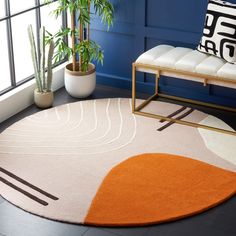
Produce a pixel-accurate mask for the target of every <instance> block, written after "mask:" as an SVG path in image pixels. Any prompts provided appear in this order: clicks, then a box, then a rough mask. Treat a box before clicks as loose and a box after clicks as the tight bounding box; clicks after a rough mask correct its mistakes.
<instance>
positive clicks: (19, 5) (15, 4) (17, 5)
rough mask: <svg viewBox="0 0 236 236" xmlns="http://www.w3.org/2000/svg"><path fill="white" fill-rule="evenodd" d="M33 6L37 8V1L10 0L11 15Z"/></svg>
mask: <svg viewBox="0 0 236 236" xmlns="http://www.w3.org/2000/svg"><path fill="white" fill-rule="evenodd" d="M0 1H2V0H0ZM33 6H35V0H23V1H20V0H10V8H11V14H13V13H16V12H20V11H23V10H26V9H28V8H30V7H33Z"/></svg>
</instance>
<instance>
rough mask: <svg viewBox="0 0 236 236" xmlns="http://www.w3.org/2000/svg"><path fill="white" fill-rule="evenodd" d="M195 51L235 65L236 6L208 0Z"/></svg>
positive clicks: (217, 0)
mask: <svg viewBox="0 0 236 236" xmlns="http://www.w3.org/2000/svg"><path fill="white" fill-rule="evenodd" d="M197 50H198V51H200V52H204V53H208V54H211V55H215V56H217V57H220V58H223V59H225V60H226V61H228V62H230V63H236V4H233V3H229V2H226V1H221V0H209V3H208V7H207V14H206V21H205V26H204V30H203V36H202V39H201V41H200V43H199V45H198V47H197Z"/></svg>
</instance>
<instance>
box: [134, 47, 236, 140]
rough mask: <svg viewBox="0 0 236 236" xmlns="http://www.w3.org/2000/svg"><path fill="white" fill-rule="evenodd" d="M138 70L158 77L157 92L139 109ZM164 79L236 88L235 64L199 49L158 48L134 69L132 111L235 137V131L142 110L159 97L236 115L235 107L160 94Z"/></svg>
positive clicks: (140, 58)
mask: <svg viewBox="0 0 236 236" xmlns="http://www.w3.org/2000/svg"><path fill="white" fill-rule="evenodd" d="M136 71H140V72H144V73H151V74H155V75H156V79H155V93H154V94H153V95H152V96H150V97H149V98H148V99H147V100H145V101H144V102H142V103H141V104H139V105H138V106H137V107H136ZM161 76H170V77H174V78H179V79H185V80H191V81H196V82H200V83H203V85H204V86H206V85H207V84H213V85H218V86H223V87H229V88H236V65H235V64H230V63H228V62H226V61H225V60H223V59H220V58H218V57H215V56H211V55H207V54H205V53H201V52H199V51H197V50H193V49H190V48H184V47H173V46H170V45H159V46H157V47H154V48H152V49H151V50H149V51H147V52H145V53H143V54H142V55H140V56H139V57H138V59H137V60H136V61H135V62H134V63H133V66H132V111H133V113H134V114H137V115H143V116H147V117H151V118H156V119H160V120H162V121H169V122H174V123H178V124H182V125H188V126H192V127H197V128H203V129H208V130H213V131H218V132H222V133H227V134H231V135H235V136H236V132H234V131H230V130H224V129H221V128H218V127H211V126H206V125H202V124H196V123H193V122H189V121H185V120H182V119H180V118H178V117H177V118H173V117H169V116H167V117H166V116H162V115H159V114H156V113H155V114H152V113H147V112H145V111H142V109H143V108H144V107H145V106H147V105H148V104H149V103H150V102H151V101H152V100H154V99H155V98H157V97H164V98H168V99H175V100H178V101H183V102H190V103H194V104H198V105H203V106H208V107H212V108H218V109H223V110H227V111H232V112H236V108H233V107H226V106H221V105H217V104H212V103H206V102H202V101H196V100H191V99H187V98H182V97H176V96H171V95H167V94H163V93H160V91H159V80H160V78H161Z"/></svg>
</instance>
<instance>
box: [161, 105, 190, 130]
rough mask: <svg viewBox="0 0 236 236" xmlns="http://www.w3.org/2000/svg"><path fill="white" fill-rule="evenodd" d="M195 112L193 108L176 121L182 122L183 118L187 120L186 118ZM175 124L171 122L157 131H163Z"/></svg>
mask: <svg viewBox="0 0 236 236" xmlns="http://www.w3.org/2000/svg"><path fill="white" fill-rule="evenodd" d="M193 111H194V109H193V108H191V109H190V110H188V111H187V112H185V113H184V114H182V115H180V116H178V117H176V118H175V119H176V120H181V119H183V118H185V117H186V116H188V115H189V114H191V113H192V112H193ZM174 123H175V122H174V121H170V122H169V123H167V124H165V125H163V126H162V127H160V128H159V129H157V131H163V130H164V129H166V128H168V127H169V126H171V125H173V124H174Z"/></svg>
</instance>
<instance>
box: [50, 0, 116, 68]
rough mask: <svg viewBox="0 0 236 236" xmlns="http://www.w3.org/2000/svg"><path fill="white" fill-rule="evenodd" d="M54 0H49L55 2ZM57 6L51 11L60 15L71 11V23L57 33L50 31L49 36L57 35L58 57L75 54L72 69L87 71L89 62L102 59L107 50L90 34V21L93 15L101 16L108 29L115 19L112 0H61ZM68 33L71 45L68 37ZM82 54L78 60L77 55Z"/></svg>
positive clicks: (58, 58) (57, 59)
mask: <svg viewBox="0 0 236 236" xmlns="http://www.w3.org/2000/svg"><path fill="white" fill-rule="evenodd" d="M52 2H54V0H46V3H52ZM57 4H58V5H57V8H56V9H55V10H54V11H52V14H53V15H55V16H56V18H57V17H58V16H60V15H61V14H62V13H63V12H69V14H70V19H71V26H70V27H68V28H61V29H60V30H59V31H58V32H57V33H56V34H55V35H52V34H50V33H48V34H49V36H48V40H50V39H51V38H55V47H56V49H57V50H56V53H55V55H54V58H55V61H59V60H62V59H64V58H65V57H68V58H72V70H73V71H81V72H86V71H88V69H89V63H90V62H92V61H93V60H95V61H98V62H100V63H103V58H104V54H103V51H102V49H101V47H100V46H99V45H98V44H97V43H96V42H94V41H93V40H91V38H90V24H91V20H92V18H93V17H94V16H96V15H97V16H99V17H101V20H102V22H103V23H105V24H107V26H108V29H109V27H110V26H111V25H112V23H113V14H114V9H113V6H112V4H111V2H110V1H109V0H58V1H57ZM67 36H69V38H70V39H71V44H70V45H71V46H69V45H68V44H67V42H66V40H65V38H66V37H67ZM77 55H78V57H79V62H78V63H77V60H76V57H77Z"/></svg>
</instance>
